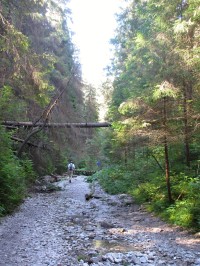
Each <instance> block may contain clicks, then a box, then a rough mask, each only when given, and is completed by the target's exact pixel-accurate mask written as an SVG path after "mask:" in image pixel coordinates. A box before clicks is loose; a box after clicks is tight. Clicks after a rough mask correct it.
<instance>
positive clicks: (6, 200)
mask: <svg viewBox="0 0 200 266" xmlns="http://www.w3.org/2000/svg"><path fill="white" fill-rule="evenodd" d="M0 147H1V149H0V216H2V215H5V214H8V213H10V212H12V211H13V210H14V209H15V208H16V207H17V206H18V205H19V204H20V203H21V202H22V201H23V199H24V197H25V196H26V193H27V188H28V186H29V184H30V183H31V182H32V181H33V180H34V178H35V173H34V171H33V166H32V162H31V161H30V160H28V159H24V160H19V159H18V158H17V157H16V156H15V154H14V152H13V150H12V145H11V140H10V137H9V134H8V133H7V132H5V130H4V129H3V128H1V130H0Z"/></svg>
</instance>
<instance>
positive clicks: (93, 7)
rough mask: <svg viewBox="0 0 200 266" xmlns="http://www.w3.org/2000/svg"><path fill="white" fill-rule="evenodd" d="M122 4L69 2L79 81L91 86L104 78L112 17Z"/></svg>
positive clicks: (90, 0) (85, 0) (105, 0)
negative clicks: (79, 71) (77, 56)
mask: <svg viewBox="0 0 200 266" xmlns="http://www.w3.org/2000/svg"><path fill="white" fill-rule="evenodd" d="M122 2H124V1H123V0H71V1H70V3H69V7H70V9H71V11H72V19H73V24H72V25H71V29H72V31H73V32H74V33H75V34H74V36H73V43H74V44H75V45H76V47H77V48H78V49H79V60H80V63H81V65H82V73H83V79H84V80H85V81H86V82H88V83H91V84H93V85H95V86H98V85H100V84H101V82H102V81H103V80H104V78H105V74H104V71H103V68H105V67H106V66H107V65H108V64H109V59H110V58H111V56H112V54H111V45H110V44H109V41H110V39H111V38H112V37H113V36H114V29H115V27H116V18H115V14H116V13H117V12H119V8H120V6H121V4H122Z"/></svg>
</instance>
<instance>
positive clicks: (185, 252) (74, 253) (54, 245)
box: [0, 176, 200, 266]
mask: <svg viewBox="0 0 200 266" xmlns="http://www.w3.org/2000/svg"><path fill="white" fill-rule="evenodd" d="M56 184H57V186H60V187H61V188H62V190H61V191H56V192H52V193H33V194H31V196H29V197H28V198H27V199H26V200H25V202H24V203H23V204H22V205H21V207H20V208H19V210H18V211H16V212H15V213H14V214H13V215H11V216H7V217H6V218H3V219H1V221H0V265H2V266H15V265H19V266H45V265H49V266H78V265H81V266H88V265H91V266H104V265H105V266H110V265H121V266H131V265H147V266H150V265H151V266H153V265H155V266H158V265H173V266H178V265H180V266H186V265H194V266H197V265H200V238H199V237H198V234H197V235H196V236H195V235H190V234H188V233H187V232H185V231H182V230H180V229H179V228H177V227H172V226H169V225H167V224H166V223H164V222H162V221H161V220H159V219H158V218H156V217H154V216H153V215H151V214H149V213H147V212H145V211H144V210H143V209H142V208H141V207H140V206H138V205H136V204H134V202H132V199H131V198H130V197H128V196H126V195H117V196H110V195H108V194H106V193H105V192H104V191H102V189H101V188H100V187H99V185H98V184H94V187H93V189H94V198H92V199H90V200H89V201H86V200H85V194H86V193H90V188H89V185H88V183H87V182H86V181H85V178H84V177H83V176H78V177H76V178H73V180H72V183H69V182H68V181H67V180H66V179H64V178H63V179H62V180H61V181H59V182H57V183H56Z"/></svg>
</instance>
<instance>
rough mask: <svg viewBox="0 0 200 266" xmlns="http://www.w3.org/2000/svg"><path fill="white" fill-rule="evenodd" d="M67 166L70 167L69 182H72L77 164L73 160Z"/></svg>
mask: <svg viewBox="0 0 200 266" xmlns="http://www.w3.org/2000/svg"><path fill="white" fill-rule="evenodd" d="M67 168H68V175H69V183H71V182H72V177H73V173H74V170H75V165H74V164H73V162H72V161H70V163H69V164H68V166H67Z"/></svg>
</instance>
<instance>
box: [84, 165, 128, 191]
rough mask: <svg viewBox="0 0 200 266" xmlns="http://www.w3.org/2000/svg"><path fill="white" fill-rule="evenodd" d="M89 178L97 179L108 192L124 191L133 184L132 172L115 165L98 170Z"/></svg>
mask: <svg viewBox="0 0 200 266" xmlns="http://www.w3.org/2000/svg"><path fill="white" fill-rule="evenodd" d="M91 179H94V180H98V181H99V183H100V184H101V186H102V187H103V188H104V189H105V191H106V192H108V193H110V194H120V193H126V192H127V191H128V190H129V189H130V187H131V186H132V184H133V176H132V173H131V172H127V171H126V170H125V169H124V168H123V167H121V166H117V165H113V166H112V167H109V168H104V169H103V170H100V171H98V172H97V173H95V174H94V175H93V176H92V178H90V179H89V180H90V181H91Z"/></svg>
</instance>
